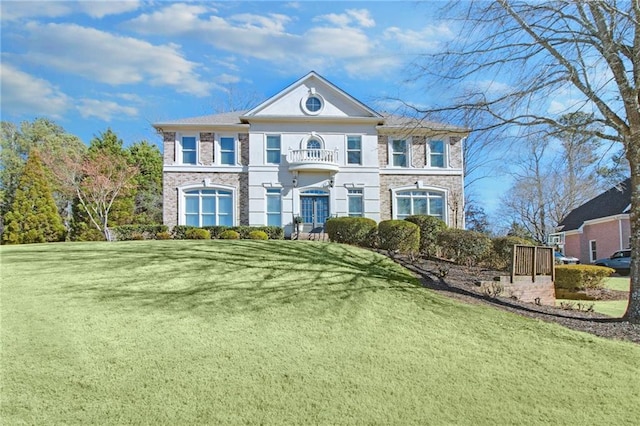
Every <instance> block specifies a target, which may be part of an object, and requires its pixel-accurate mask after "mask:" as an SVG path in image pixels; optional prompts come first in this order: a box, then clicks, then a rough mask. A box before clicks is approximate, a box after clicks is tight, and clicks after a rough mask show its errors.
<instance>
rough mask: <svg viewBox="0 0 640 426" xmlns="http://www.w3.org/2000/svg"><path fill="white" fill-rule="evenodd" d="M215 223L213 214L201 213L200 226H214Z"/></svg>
mask: <svg viewBox="0 0 640 426" xmlns="http://www.w3.org/2000/svg"><path fill="white" fill-rule="evenodd" d="M215 224H216V215H214V214H203V215H202V226H214V225H215Z"/></svg>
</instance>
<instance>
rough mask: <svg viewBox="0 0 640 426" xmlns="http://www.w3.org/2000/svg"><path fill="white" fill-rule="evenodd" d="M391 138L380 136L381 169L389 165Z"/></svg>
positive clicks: (379, 154) (379, 156) (379, 159)
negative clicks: (389, 141) (389, 142)
mask: <svg viewBox="0 0 640 426" xmlns="http://www.w3.org/2000/svg"><path fill="white" fill-rule="evenodd" d="M388 140H389V137H388V136H387V135H378V163H379V164H380V168H383V167H387V166H388V165H389V153H388V152H387V150H388V149H389V144H388V143H387V142H388Z"/></svg>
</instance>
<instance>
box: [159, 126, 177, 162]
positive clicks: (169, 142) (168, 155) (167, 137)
mask: <svg viewBox="0 0 640 426" xmlns="http://www.w3.org/2000/svg"><path fill="white" fill-rule="evenodd" d="M162 142H163V144H164V147H163V150H162V152H163V153H164V154H163V156H164V164H165V165H167V164H169V165H171V164H175V162H176V159H175V155H176V132H163V133H162Z"/></svg>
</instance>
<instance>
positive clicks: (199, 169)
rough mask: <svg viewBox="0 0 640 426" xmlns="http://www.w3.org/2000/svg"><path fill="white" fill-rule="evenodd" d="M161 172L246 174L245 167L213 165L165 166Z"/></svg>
mask: <svg viewBox="0 0 640 426" xmlns="http://www.w3.org/2000/svg"><path fill="white" fill-rule="evenodd" d="M162 171H163V172H173V173H215V172H219V173H243V172H247V166H227V165H224V164H223V165H213V166H190V165H188V164H184V165H177V166H176V165H170V164H168V165H165V166H164V167H163V168H162Z"/></svg>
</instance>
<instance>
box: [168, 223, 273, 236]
mask: <svg viewBox="0 0 640 426" xmlns="http://www.w3.org/2000/svg"><path fill="white" fill-rule="evenodd" d="M192 228H195V227H194V226H186V225H178V226H174V227H173V232H172V234H173V238H174V239H176V240H184V239H186V238H187V237H186V232H187V230H189V229H192ZM200 229H206V230H207V231H209V233H210V234H211V238H212V239H218V238H220V234H222V233H223V232H224V231H227V230H232V231H235V232H237V233H238V234H239V235H240V238H242V239H248V238H249V233H250V232H252V231H262V232H264V233H266V234H267V237H269V239H270V240H284V229H283V228H281V227H279V226H203V227H202V228H200Z"/></svg>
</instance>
